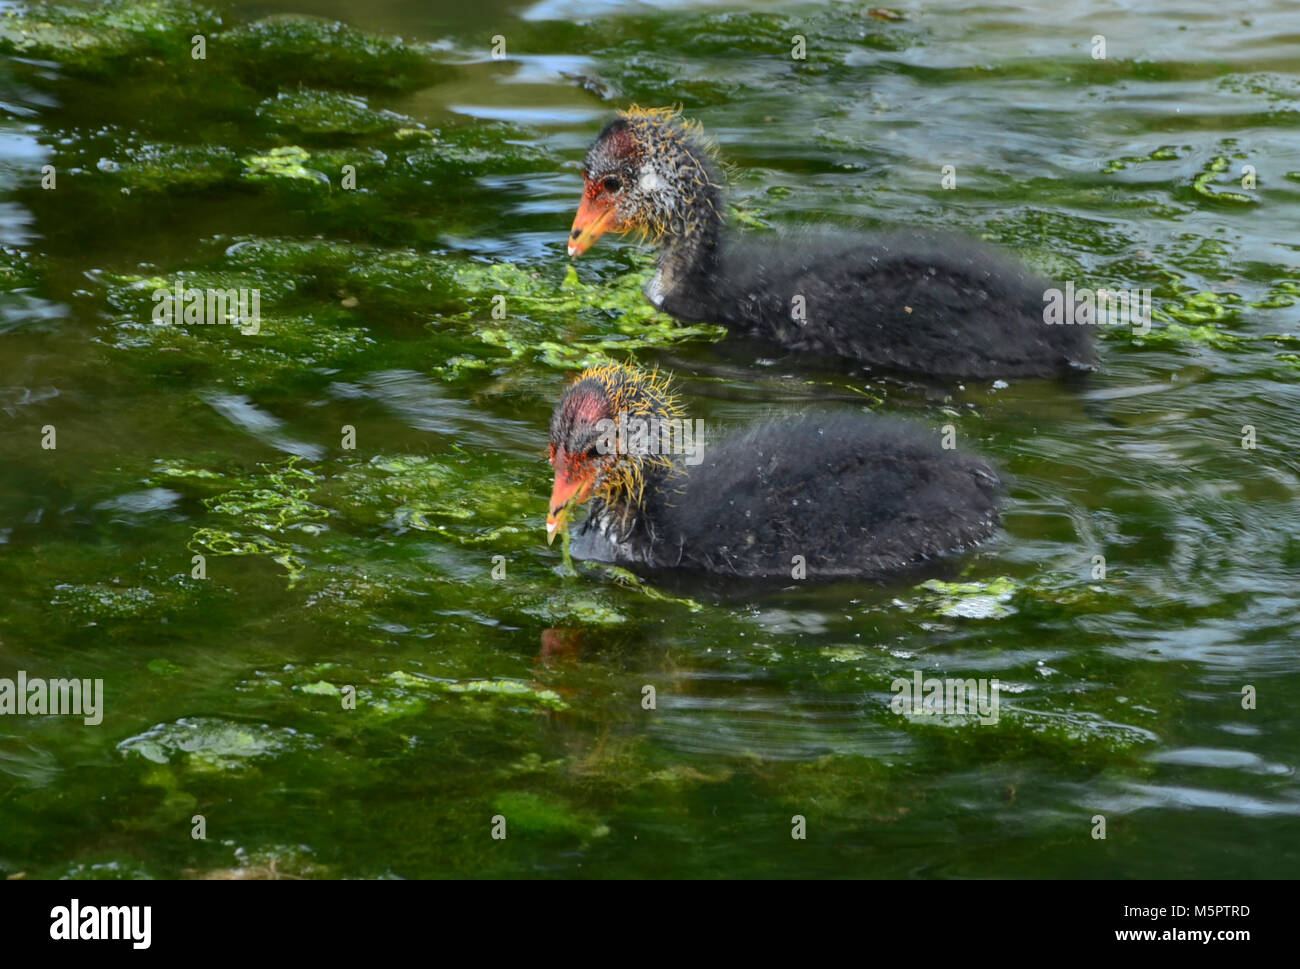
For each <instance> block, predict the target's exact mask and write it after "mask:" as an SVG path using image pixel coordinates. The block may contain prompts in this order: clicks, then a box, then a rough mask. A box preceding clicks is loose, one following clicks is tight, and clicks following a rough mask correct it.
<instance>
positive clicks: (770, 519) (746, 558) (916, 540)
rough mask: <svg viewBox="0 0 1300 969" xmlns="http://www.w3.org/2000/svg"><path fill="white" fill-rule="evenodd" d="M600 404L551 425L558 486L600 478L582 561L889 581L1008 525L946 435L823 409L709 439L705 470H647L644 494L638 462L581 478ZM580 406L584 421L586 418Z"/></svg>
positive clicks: (561, 412)
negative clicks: (569, 461) (574, 457)
mask: <svg viewBox="0 0 1300 969" xmlns="http://www.w3.org/2000/svg"><path fill="white" fill-rule="evenodd" d="M623 369H624V371H625V372H626V368H623ZM587 376H588V375H586V374H584V378H587ZM590 400H591V381H590V380H589V379H587V380H585V383H584V381H580V382H579V384H577V385H575V386H574V387H573V388H570V391H569V392H568V393H567V394H566V395H565V398H564V399H563V400H562V401H561V402H560V404H559V406H558V407H557V408H556V418H555V419H554V420H553V421H552V430H553V434H552V439H551V443H552V446H553V448H555V449H556V451H555V453H557V454H559V455H560V456H561V457H560V462H561V463H560V464H557V465H556V478H557V486H558V483H559V482H560V480H561V478H562V477H565V478H568V477H574V476H575V475H579V474H584V473H585V474H589V475H590V476H591V480H592V488H591V490H590V495H591V496H592V497H591V509H590V512H589V513H588V515H587V517H586V519H585V520H583V521H582V522H581V523H579V524H577V525H576V526H575V527H574V529H573V537H572V543H571V552H572V554H573V555H574V556H575V557H577V558H581V559H589V560H595V561H602V562H611V563H616V564H621V565H635V566H644V567H647V568H651V569H682V570H693V571H698V572H706V573H717V574H726V575H734V576H745V577H753V578H765V577H786V578H789V577H791V576H792V575H794V574H795V570H796V569H797V568H798V566H799V562H798V560H796V558H795V557H796V556H801V557H802V562H803V568H804V569H805V570H806V575H807V577H809V578H838V577H851V576H855V577H866V578H879V577H884V576H887V575H889V574H891V573H897V572H900V571H903V570H908V569H912V568H916V567H919V566H922V565H925V564H927V563H932V562H934V561H935V560H937V559H939V558H941V557H943V556H945V555H948V554H950V553H953V552H957V551H960V550H961V549H964V548H967V547H969V546H971V545H974V544H975V543H977V542H979V541H981V540H982V539H985V538H987V537H988V536H990V535H991V534H992V533H993V532H994V531H995V529H996V528H997V524H998V511H997V507H998V492H999V483H998V479H997V476H996V475H995V473H994V472H993V470H992V469H991V468H990V467H989V465H988V464H987V463H985V462H984V461H983V460H981V459H979V458H977V457H973V456H970V455H967V454H963V453H961V452H958V451H956V450H945V449H944V448H942V447H941V446H940V442H939V439H938V434H937V433H934V432H927V431H925V430H923V429H921V428H919V427H916V426H913V425H911V424H908V423H902V422H896V421H892V420H888V419H882V418H878V417H875V416H871V415H860V414H852V413H839V412H830V411H827V412H812V413H805V414H800V415H797V416H790V417H787V418H782V419H773V420H768V421H765V422H763V423H760V424H758V425H755V426H753V427H750V428H747V429H745V430H743V431H739V432H737V433H734V434H731V435H727V436H725V437H723V438H722V439H716V440H715V439H714V438H713V437H712V436H710V437H707V438H706V442H705V446H704V447H703V449H702V453H701V456H702V461H701V463H699V464H698V465H696V466H695V467H690V466H687V465H686V464H685V463H684V462H683V461H682V459H681V458H680V456H674V457H673V458H672V459H671V460H669V461H656V462H647V463H644V464H643V465H642V466H641V468H640V469H639V471H638V474H637V475H635V476H633V477H632V478H631V480H634V481H635V482H636V483H637V487H635V488H627V487H623V486H622V484H621V482H622V481H626V480H629V478H628V476H626V475H622V474H620V473H619V472H618V471H617V470H616V468H617V464H616V462H618V461H623V462H627V461H633V460H636V459H635V458H634V457H631V456H628V455H616V456H612V457H610V456H605V457H603V458H601V457H599V456H597V459H596V460H595V461H594V463H589V464H587V465H585V466H584V467H585V470H579V471H576V472H573V473H572V474H571V473H570V472H569V471H568V470H567V469H566V468H565V467H563V464H564V462H565V460H566V457H567V456H568V455H571V454H574V453H578V454H581V453H582V452H583V450H584V449H589V447H590V441H591V434H590V424H591V419H592V417H594V415H596V414H597V413H602V412H601V411H598V410H596V409H594V408H592V407H591V405H590ZM613 406H614V405H612V404H611V408H612V407H613ZM579 409H581V410H583V411H584V412H585V413H586V415H587V416H586V418H585V419H576V420H575V419H574V415H575V413H576V412H577V411H578V410H579ZM616 412H617V411H616V410H612V409H611V410H609V411H606V412H604V413H616ZM610 481H614V482H620V483H619V484H615V486H614V487H613V488H610V487H609V486H608V484H607V483H608V482H610ZM603 483H605V484H603ZM552 512H553V514H554V513H555V512H556V508H555V507H554V504H553V508H552Z"/></svg>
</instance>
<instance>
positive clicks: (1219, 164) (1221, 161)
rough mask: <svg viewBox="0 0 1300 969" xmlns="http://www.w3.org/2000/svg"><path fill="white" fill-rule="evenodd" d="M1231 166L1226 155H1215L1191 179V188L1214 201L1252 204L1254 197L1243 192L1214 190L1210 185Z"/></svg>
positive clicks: (1255, 200)
mask: <svg viewBox="0 0 1300 969" xmlns="http://www.w3.org/2000/svg"><path fill="white" fill-rule="evenodd" d="M1231 167H1232V161H1231V159H1229V158H1228V157H1227V156H1226V155H1216V156H1215V157H1214V158H1211V159H1210V160H1209V162H1207V163H1206V165H1205V167H1204V168H1202V169H1201V171H1200V173H1199V174H1198V175H1197V176H1196V177H1195V178H1194V179H1193V180H1192V190H1193V191H1194V192H1196V194H1197V195H1199V196H1201V197H1202V198H1206V199H1210V200H1211V201H1214V202H1224V203H1229V204H1234V205H1254V204H1255V203H1256V202H1257V201H1258V199H1255V198H1253V197H1251V196H1249V195H1246V194H1245V193H1243V192H1226V191H1216V190H1215V189H1214V188H1213V187H1212V186H1213V184H1214V183H1215V182H1216V181H1217V180H1218V178H1219V176H1221V175H1222V174H1223V173H1224V172H1226V171H1228V170H1229V169H1231Z"/></svg>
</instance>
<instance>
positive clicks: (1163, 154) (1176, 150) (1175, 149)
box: [1101, 145, 1188, 175]
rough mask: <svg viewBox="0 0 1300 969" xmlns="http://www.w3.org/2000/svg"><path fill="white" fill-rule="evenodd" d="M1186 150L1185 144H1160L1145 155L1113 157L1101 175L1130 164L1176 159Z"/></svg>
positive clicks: (1119, 170)
mask: <svg viewBox="0 0 1300 969" xmlns="http://www.w3.org/2000/svg"><path fill="white" fill-rule="evenodd" d="M1187 150H1188V148H1187V146H1186V145H1182V146H1175V145H1161V146H1160V147H1159V148H1154V149H1152V150H1151V151H1150V152H1149V153H1148V154H1145V155H1124V156H1123V157H1120V158H1113V159H1111V160H1110V161H1108V162H1107V163H1106V164H1105V165H1104V166H1103V167H1102V169H1101V173H1102V174H1103V175H1113V174H1114V173H1115V172H1121V171H1124V169H1126V168H1128V167H1129V166H1130V165H1143V164H1146V163H1147V162H1155V161H1177V160H1178V159H1179V158H1181V157H1182V156H1183V153H1184V152H1186V151H1187Z"/></svg>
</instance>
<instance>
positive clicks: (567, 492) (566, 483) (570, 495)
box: [546, 468, 594, 545]
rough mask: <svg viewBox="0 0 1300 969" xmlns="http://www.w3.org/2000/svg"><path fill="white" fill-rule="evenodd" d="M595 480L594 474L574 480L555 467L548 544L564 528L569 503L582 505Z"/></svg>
mask: <svg viewBox="0 0 1300 969" xmlns="http://www.w3.org/2000/svg"><path fill="white" fill-rule="evenodd" d="M593 480H594V475H593V476H590V477H585V478H579V479H578V480H576V481H573V480H570V478H569V477H568V476H567V475H566V474H565V473H564V471H563V470H562V469H561V468H556V469H555V485H554V487H552V488H551V513H550V514H549V515H547V516H546V544H547V545H550V544H551V543H552V542H554V541H555V536H556V535H557V534H558V533H559V532H560V530H561V529H563V528H564V523H565V519H566V518H567V517H568V515H569V505H571V504H573V505H580V504H582V503H583V502H584V501H586V500H587V498H588V497H590V495H591V486H592V482H593Z"/></svg>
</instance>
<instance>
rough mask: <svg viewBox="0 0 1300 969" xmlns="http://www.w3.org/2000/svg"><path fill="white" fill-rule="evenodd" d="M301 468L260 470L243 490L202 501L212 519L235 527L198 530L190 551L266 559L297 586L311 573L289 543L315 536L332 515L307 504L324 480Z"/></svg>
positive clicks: (292, 462)
mask: <svg viewBox="0 0 1300 969" xmlns="http://www.w3.org/2000/svg"><path fill="white" fill-rule="evenodd" d="M298 462H299V459H298V458H296V457H294V458H288V459H286V460H285V461H284V462H283V463H282V464H280V465H279V466H272V465H265V464H264V465H261V467H262V469H263V470H262V472H261V473H253V474H250V475H247V476H246V477H245V479H244V482H243V484H244V487H241V488H236V489H232V490H230V491H226V492H222V493H221V494H219V495H215V496H213V497H209V498H205V499H203V503H204V504H205V505H206V506H207V507H208V509H209V510H210V511H211V512H212V513H213V514H214V515H217V516H220V517H224V518H226V519H228V520H230V521H231V524H230V526H229V527H225V528H222V527H218V526H205V527H202V528H199V529H197V530H196V531H195V532H194V534H193V536H192V537H191V538H190V541H189V544H188V548H189V549H190V550H191V551H193V552H198V553H201V554H204V555H212V556H216V557H222V556H247V555H262V556H266V557H268V558H270V559H271V560H273V561H274V562H276V563H278V564H279V565H281V566H283V567H284V570H285V572H286V573H287V574H288V577H289V587H290V588H292V587H293V586H294V585H296V584H297V582H298V580H299V579H301V578H302V576H303V574H304V573H305V572H306V568H307V567H306V564H305V562H304V560H303V551H302V547H301V545H299V544H296V543H291V542H288V541H287V540H286V538H287V536H290V535H299V534H307V535H315V534H317V533H318V532H319V528H320V526H319V523H320V522H322V521H325V520H326V519H328V518H329V515H330V513H329V511H328V509H325V508H322V507H320V506H319V505H316V504H313V503H312V502H311V501H309V500H308V498H309V496H310V495H311V494H312V493H313V492H314V491H315V489H316V487H317V486H318V485H319V482H320V476H319V475H318V474H316V473H315V472H313V471H309V470H307V469H306V468H302V467H299V466H298Z"/></svg>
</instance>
